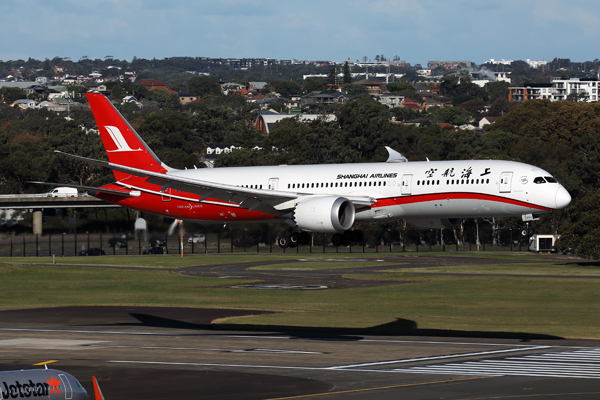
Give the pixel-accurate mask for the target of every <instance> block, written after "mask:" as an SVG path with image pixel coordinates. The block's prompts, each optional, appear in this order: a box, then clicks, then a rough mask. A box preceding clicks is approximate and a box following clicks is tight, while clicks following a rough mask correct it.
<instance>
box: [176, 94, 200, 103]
mask: <svg viewBox="0 0 600 400" xmlns="http://www.w3.org/2000/svg"><path fill="white" fill-rule="evenodd" d="M178 94H179V102H180V103H181V104H189V103H192V102H194V101H195V100H198V99H199V98H200V96H196V95H193V94H190V93H178Z"/></svg>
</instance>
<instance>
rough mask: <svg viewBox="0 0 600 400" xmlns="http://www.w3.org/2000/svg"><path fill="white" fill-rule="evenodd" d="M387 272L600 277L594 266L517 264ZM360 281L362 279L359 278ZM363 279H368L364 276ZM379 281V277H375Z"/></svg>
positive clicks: (400, 269) (598, 269)
mask: <svg viewBox="0 0 600 400" xmlns="http://www.w3.org/2000/svg"><path fill="white" fill-rule="evenodd" d="M387 272H398V273H405V274H410V273H417V272H427V273H436V272H437V273H462V274H512V275H561V276H568V275H573V276H600V267H599V266H594V265H577V264H566V265H563V264H550V263H548V264H547V263H540V264H538V263H516V264H485V265H459V266H456V265H445V266H439V267H423V268H394V269H389V270H387ZM359 279H360V278H359ZM362 279H367V278H365V277H364V276H363V278H362ZM373 279H378V275H373Z"/></svg>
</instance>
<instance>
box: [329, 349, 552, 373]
mask: <svg viewBox="0 0 600 400" xmlns="http://www.w3.org/2000/svg"><path fill="white" fill-rule="evenodd" d="M550 347H551V346H535V347H526V348H517V349H503V350H491V351H480V352H475V353H462V354H448V355H443V356H433V357H420V358H404V359H399V360H389V361H375V362H369V363H362V364H349V365H337V366H333V367H328V368H327V369H344V368H357V367H371V366H376V365H388V364H400V363H410V362H420V361H431V360H443V359H448V358H462V357H475V356H485V355H489V354H499V353H510V352H515V351H531V350H539V349H548V348H550Z"/></svg>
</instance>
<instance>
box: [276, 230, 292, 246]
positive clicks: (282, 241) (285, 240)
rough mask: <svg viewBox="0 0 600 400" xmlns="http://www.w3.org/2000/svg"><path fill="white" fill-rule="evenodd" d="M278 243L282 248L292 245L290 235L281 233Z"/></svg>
mask: <svg viewBox="0 0 600 400" xmlns="http://www.w3.org/2000/svg"><path fill="white" fill-rule="evenodd" d="M277 244H278V245H279V247H281V248H282V249H286V248H288V247H290V237H289V236H288V235H286V234H281V235H279V238H278V239H277Z"/></svg>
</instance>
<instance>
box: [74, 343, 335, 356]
mask: <svg viewBox="0 0 600 400" xmlns="http://www.w3.org/2000/svg"><path fill="white" fill-rule="evenodd" d="M85 347H101V348H117V349H120V348H122V349H149V350H199V351H222V352H225V353H272V354H328V353H324V352H321V351H300V350H280V349H213V348H204V347H168V346H126V345H109V344H91V345H87V346H85Z"/></svg>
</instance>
